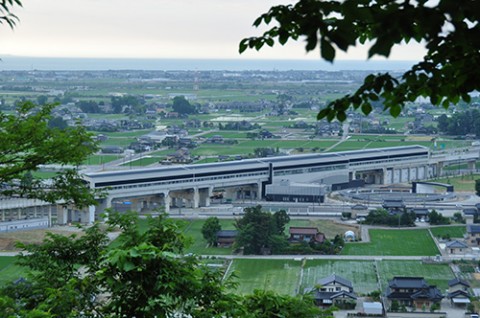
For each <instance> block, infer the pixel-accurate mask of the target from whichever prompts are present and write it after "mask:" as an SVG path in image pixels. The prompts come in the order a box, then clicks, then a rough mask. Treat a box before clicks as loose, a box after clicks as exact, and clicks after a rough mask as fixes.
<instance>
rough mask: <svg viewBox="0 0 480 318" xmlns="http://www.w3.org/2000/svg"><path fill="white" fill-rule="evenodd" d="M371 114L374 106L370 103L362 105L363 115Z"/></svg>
mask: <svg viewBox="0 0 480 318" xmlns="http://www.w3.org/2000/svg"><path fill="white" fill-rule="evenodd" d="M371 112H372V105H370V104H368V103H364V104H362V113H364V114H365V115H368V114H370V113H371Z"/></svg>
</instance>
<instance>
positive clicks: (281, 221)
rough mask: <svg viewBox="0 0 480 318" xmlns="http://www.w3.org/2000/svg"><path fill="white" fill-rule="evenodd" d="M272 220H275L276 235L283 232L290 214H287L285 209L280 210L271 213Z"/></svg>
mask: <svg viewBox="0 0 480 318" xmlns="http://www.w3.org/2000/svg"><path fill="white" fill-rule="evenodd" d="M273 220H274V222H275V227H276V229H277V234H278V235H284V234H285V225H287V224H288V222H290V216H289V215H288V213H287V211H285V210H280V211H277V212H275V213H273Z"/></svg>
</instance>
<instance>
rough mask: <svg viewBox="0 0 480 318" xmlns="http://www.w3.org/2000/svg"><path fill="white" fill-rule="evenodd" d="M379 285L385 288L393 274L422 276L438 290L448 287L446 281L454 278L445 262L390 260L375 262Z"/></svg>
mask: <svg viewBox="0 0 480 318" xmlns="http://www.w3.org/2000/svg"><path fill="white" fill-rule="evenodd" d="M377 268H378V272H379V275H380V280H381V286H382V288H385V286H386V285H387V283H388V281H389V280H390V279H392V278H393V277H394V276H410V277H423V278H425V279H426V280H427V282H428V283H429V284H431V285H437V286H438V287H439V288H440V290H445V289H446V288H448V281H449V280H451V279H453V278H455V275H454V274H453V272H452V270H451V269H450V267H449V266H448V265H447V264H423V263H422V262H421V261H411V260H402V261H392V260H383V261H381V262H377Z"/></svg>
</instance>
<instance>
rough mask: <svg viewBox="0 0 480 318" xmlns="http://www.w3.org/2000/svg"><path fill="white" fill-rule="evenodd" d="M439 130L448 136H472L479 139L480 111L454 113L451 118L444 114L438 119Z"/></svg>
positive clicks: (470, 110) (471, 110)
mask: <svg viewBox="0 0 480 318" xmlns="http://www.w3.org/2000/svg"><path fill="white" fill-rule="evenodd" d="M438 129H439V130H440V131H441V132H442V133H444V134H447V135H461V136H465V135H468V134H471V135H475V136H477V137H478V136H480V111H479V110H478V109H469V110H466V111H464V112H458V113H454V114H453V115H452V116H451V117H447V115H445V114H443V115H441V116H440V117H438Z"/></svg>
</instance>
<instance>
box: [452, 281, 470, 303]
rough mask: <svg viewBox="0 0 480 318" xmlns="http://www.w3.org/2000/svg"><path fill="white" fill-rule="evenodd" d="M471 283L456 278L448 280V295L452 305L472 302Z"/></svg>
mask: <svg viewBox="0 0 480 318" xmlns="http://www.w3.org/2000/svg"><path fill="white" fill-rule="evenodd" d="M469 288H470V284H469V283H468V282H466V281H464V280H462V279H459V278H454V279H452V280H450V281H449V282H448V295H447V298H448V299H450V302H451V304H452V305H456V306H466V305H467V304H469V303H470V297H471V294H470V292H469Z"/></svg>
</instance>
